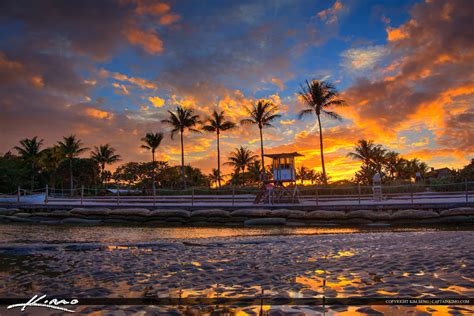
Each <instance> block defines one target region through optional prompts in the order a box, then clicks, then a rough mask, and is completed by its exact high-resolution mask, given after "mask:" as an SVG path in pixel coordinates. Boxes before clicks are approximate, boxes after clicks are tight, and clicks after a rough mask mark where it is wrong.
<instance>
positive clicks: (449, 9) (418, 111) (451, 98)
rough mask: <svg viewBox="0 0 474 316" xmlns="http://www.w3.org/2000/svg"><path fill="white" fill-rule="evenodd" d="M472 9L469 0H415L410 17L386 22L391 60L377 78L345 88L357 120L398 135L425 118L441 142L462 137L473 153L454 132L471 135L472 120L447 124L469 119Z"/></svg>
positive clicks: (473, 84)
mask: <svg viewBox="0 0 474 316" xmlns="http://www.w3.org/2000/svg"><path fill="white" fill-rule="evenodd" d="M472 12H474V3H473V2H472V1H435V0H433V1H428V2H425V3H420V4H417V5H415V6H414V8H413V9H412V10H411V18H410V20H409V21H408V22H406V23H404V24H402V25H401V26H400V27H398V28H389V29H388V41H389V44H388V46H387V48H388V49H389V50H390V54H391V55H392V56H396V57H395V59H394V60H393V62H392V64H391V65H389V66H388V67H387V69H385V70H384V71H382V75H381V76H380V77H379V78H377V79H375V80H374V79H368V78H361V79H358V80H357V81H356V83H355V84H354V85H353V86H352V87H350V88H349V89H348V90H347V91H346V97H347V99H348V100H349V102H350V103H351V104H352V105H354V111H353V113H352V115H353V117H352V118H353V119H354V120H355V122H356V123H357V124H358V125H359V126H362V127H367V128H369V127H370V128H371V129H372V130H374V131H376V132H378V133H382V134H385V135H396V133H397V132H399V131H401V130H403V129H406V128H409V127H410V125H412V124H413V123H416V122H418V121H419V120H423V121H426V122H427V123H428V125H429V126H428V128H429V129H431V130H432V131H433V132H435V133H436V134H438V141H439V142H440V144H441V145H443V146H453V147H454V146H456V145H455V144H460V143H463V144H465V145H467V147H465V148H464V150H465V151H466V153H472V152H473V151H474V150H473V149H474V148H473V147H472V144H469V142H467V143H466V142H463V141H462V140H460V139H458V137H460V136H462V139H466V137H468V136H469V135H471V136H472V129H473V128H474V127H473V125H472V124H471V125H469V124H467V123H466V124H463V125H462V126H463V127H465V129H466V132H465V133H457V132H453V129H452V128H451V129H450V128H447V127H448V126H450V127H453V124H454V122H456V121H457V120H460V122H466V121H468V120H469V118H470V113H471V111H472V107H473V106H472V102H471V103H469V104H466V103H465V102H464V101H463V100H465V99H466V98H469V97H471V96H472V94H473V91H474V90H473V88H474V44H473V43H474V32H472V27H471V26H472V16H471V13H472ZM453 111H454V112H457V114H456V115H454V114H451V113H452V112H453ZM443 126H444V128H443ZM439 128H442V130H441V131H440V130H438V129H439Z"/></svg>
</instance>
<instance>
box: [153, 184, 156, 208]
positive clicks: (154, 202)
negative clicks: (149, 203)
mask: <svg viewBox="0 0 474 316" xmlns="http://www.w3.org/2000/svg"><path fill="white" fill-rule="evenodd" d="M155 205H156V186H155V181H153V206H155Z"/></svg>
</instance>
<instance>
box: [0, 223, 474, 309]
mask: <svg viewBox="0 0 474 316" xmlns="http://www.w3.org/2000/svg"><path fill="white" fill-rule="evenodd" d="M89 229H93V228H91V227H90V228H89ZM116 229H117V230H120V227H116ZM3 235H5V232H3ZM184 237H185V236H184ZM193 237H196V235H194V236H193ZM60 239H61V238H59V239H58V240H56V241H55V240H51V241H50V242H49V243H47V244H44V243H36V242H34V241H32V240H23V241H22V240H21V238H18V239H15V242H12V240H10V241H9V242H3V243H0V296H2V297H31V296H33V295H34V294H48V296H54V297H83V298H85V297H178V296H180V297H242V296H252V295H257V294H260V293H261V292H262V289H263V291H264V293H265V295H267V296H271V297H280V298H284V297H290V298H291V297H293V298H306V297H308V298H310V297H322V296H323V295H324V296H325V297H337V298H344V297H413V298H415V297H417V298H421V297H424V298H430V297H431V298H453V297H473V296H474V256H473V255H472V254H473V253H474V243H473V240H474V232H473V231H408V232H377V233H360V232H359V233H341V234H323V235H276V236H275V235H266V236H265V235H254V236H230V235H226V236H223V237H209V236H206V237H204V238H155V239H154V240H150V239H146V241H142V242H138V241H136V240H134V241H130V240H128V242H127V240H123V241H122V242H118V241H114V242H110V241H105V242H104V240H106V239H101V240H100V241H96V242H93V241H92V240H88V241H86V242H84V241H83V242H71V241H68V242H65V241H64V240H60ZM112 240H114V239H112ZM324 284H325V286H323V285H324ZM0 308H2V309H3V308H4V307H0ZM226 308H227V309H228V310H229V311H230V312H231V314H233V313H236V314H243V315H245V314H250V315H254V314H259V313H260V311H263V312H264V313H265V314H271V315H279V314H288V313H292V314H296V315H299V314H308V315H312V314H323V312H325V313H326V314H329V315H331V314H337V315H374V314H380V313H386V314H392V315H399V314H404V313H408V314H409V315H430V314H431V315H445V314H447V313H449V314H466V315H469V314H473V313H474V310H473V308H472V306H416V307H415V306H371V307H369V306H352V307H327V308H326V311H324V310H323V307H321V306H278V305H275V306H266V305H264V306H249V307H239V308H231V307H222V306H219V307H216V306H209V307H202V306H201V307H197V306H194V307H190V306H187V307H186V306H185V307H177V306H147V307H144V306H116V307H112V306H105V307H104V306H88V307H86V306H78V307H77V308H76V310H77V311H79V312H81V313H93V312H95V311H100V312H101V313H104V314H107V313H108V312H111V313H118V314H121V315H125V314H126V315H128V314H136V315H144V314H150V315H153V314H162V313H165V314H191V315H200V314H206V313H209V312H211V311H214V312H216V310H217V311H223V310H225V309H226ZM2 315H3V311H2ZM7 315H8V314H7ZM12 315H13V314H12Z"/></svg>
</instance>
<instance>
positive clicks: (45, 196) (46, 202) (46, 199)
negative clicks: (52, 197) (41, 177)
mask: <svg viewBox="0 0 474 316" xmlns="http://www.w3.org/2000/svg"><path fill="white" fill-rule="evenodd" d="M48 195H49V189H48V185H46V190H45V193H44V204H48Z"/></svg>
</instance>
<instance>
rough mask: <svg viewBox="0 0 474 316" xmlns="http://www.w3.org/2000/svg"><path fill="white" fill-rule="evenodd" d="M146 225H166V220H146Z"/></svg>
mask: <svg viewBox="0 0 474 316" xmlns="http://www.w3.org/2000/svg"><path fill="white" fill-rule="evenodd" d="M146 224H147V225H150V226H165V225H166V222H165V221H155V220H154V221H148V222H146Z"/></svg>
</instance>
